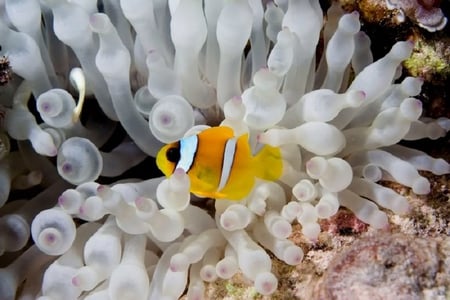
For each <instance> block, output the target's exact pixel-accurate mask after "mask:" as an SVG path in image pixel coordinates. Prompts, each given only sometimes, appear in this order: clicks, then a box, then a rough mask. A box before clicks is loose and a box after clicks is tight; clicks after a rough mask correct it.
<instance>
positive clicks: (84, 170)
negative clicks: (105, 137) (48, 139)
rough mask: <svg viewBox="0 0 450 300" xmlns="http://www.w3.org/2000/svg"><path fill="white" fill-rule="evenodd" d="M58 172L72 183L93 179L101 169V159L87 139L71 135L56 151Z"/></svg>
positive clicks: (97, 151) (98, 152) (95, 148)
mask: <svg viewBox="0 0 450 300" xmlns="http://www.w3.org/2000/svg"><path fill="white" fill-rule="evenodd" d="M57 167H58V173H59V174H60V175H61V177H63V178H64V179H65V180H67V181H68V182H70V183H72V184H80V183H83V182H88V181H93V180H95V179H97V178H98V176H99V175H100V173H101V171H102V169H103V159H102V156H101V155H100V151H99V150H98V149H97V147H96V146H95V145H94V144H93V143H91V142H90V141H89V140H88V139H85V138H79V137H73V138H70V139H68V140H66V141H65V142H64V143H63V144H62V145H61V147H60V148H59V151H58V157H57Z"/></svg>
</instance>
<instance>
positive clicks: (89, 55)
mask: <svg viewBox="0 0 450 300" xmlns="http://www.w3.org/2000/svg"><path fill="white" fill-rule="evenodd" d="M42 2H43V3H44V4H45V5H46V6H48V7H49V8H50V9H51V10H52V12H53V30H54V32H55V35H56V36H57V37H58V39H59V40H61V41H62V42H63V43H64V44H66V45H68V46H69V47H70V48H72V50H73V51H74V53H75V55H76V56H77V58H78V60H79V62H80V64H81V67H82V69H83V71H84V73H85V76H86V82H87V83H88V90H92V91H93V92H94V94H95V98H96V99H97V101H98V103H99V104H100V107H101V108H102V110H103V112H104V113H105V114H106V115H107V116H108V117H109V118H110V119H112V120H118V118H117V115H116V112H115V110H114V107H113V104H112V101H111V96H110V94H109V92H108V89H107V86H106V83H105V80H104V78H103V77H102V75H101V73H100V72H99V70H98V69H97V68H96V65H95V53H96V52H97V50H98V41H97V40H96V39H95V38H94V35H93V32H92V29H91V28H89V14H88V13H87V12H86V11H85V10H84V9H83V8H82V7H80V6H79V5H77V4H75V3H71V2H68V1H67V0H64V1H57V0H43V1H42ZM122 71H123V69H122Z"/></svg>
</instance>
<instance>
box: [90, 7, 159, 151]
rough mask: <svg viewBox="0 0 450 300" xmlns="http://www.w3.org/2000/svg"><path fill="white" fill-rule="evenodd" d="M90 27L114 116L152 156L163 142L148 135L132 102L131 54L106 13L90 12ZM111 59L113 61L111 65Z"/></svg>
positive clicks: (98, 64) (143, 121)
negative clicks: (94, 36) (98, 45)
mask: <svg viewBox="0 0 450 300" xmlns="http://www.w3.org/2000/svg"><path fill="white" fill-rule="evenodd" d="M90 26H91V28H92V30H94V31H95V32H97V33H98V36H99V38H100V48H99V50H98V53H97V55H96V58H95V63H96V65H97V67H98V69H99V70H100V72H101V73H102V74H103V77H104V78H105V80H106V83H107V86H108V90H109V93H110V94H111V99H112V101H113V104H114V109H115V110H116V112H117V116H118V118H119V120H120V122H121V124H122V126H123V127H124V128H125V130H126V131H127V133H128V134H129V136H130V137H131V138H132V139H133V141H134V142H135V143H136V145H138V146H139V148H141V150H142V151H144V152H145V153H147V154H149V155H152V156H155V155H156V153H157V152H158V150H159V148H160V147H161V146H162V144H161V143H159V142H158V141H157V140H156V139H155V137H154V136H152V135H151V133H150V132H149V130H148V127H147V125H146V121H145V119H144V118H143V117H142V116H141V115H140V113H139V112H138V111H137V109H136V107H135V106H134V105H133V97H132V95H131V87H130V78H129V77H130V76H129V71H128V70H130V64H131V59H130V53H129V52H128V50H127V49H126V47H125V46H124V45H123V43H122V41H121V40H120V38H119V36H118V35H117V32H116V30H115V28H114V27H113V26H112V24H111V21H110V20H109V18H108V16H107V15H105V14H100V13H99V14H94V15H92V16H91V17H90ZM111 60H113V61H114V62H115V63H114V64H111ZM124 70H127V71H125V72H124Z"/></svg>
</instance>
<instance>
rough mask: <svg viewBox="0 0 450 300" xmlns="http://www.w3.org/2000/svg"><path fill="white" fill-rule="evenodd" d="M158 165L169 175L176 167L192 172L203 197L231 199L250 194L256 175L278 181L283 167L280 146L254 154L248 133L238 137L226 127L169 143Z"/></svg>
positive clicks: (194, 190) (193, 182)
mask: <svg viewBox="0 0 450 300" xmlns="http://www.w3.org/2000/svg"><path fill="white" fill-rule="evenodd" d="M156 164H157V165H158V168H159V169H160V170H161V171H162V172H163V173H164V175H166V176H168V177H169V176H170V175H172V174H173V172H174V171H175V169H177V168H181V169H183V170H184V171H185V172H186V173H187V174H188V175H189V178H190V181H191V192H192V193H194V194H196V195H198V196H200V197H210V198H219V199H223V198H225V199H229V200H239V199H242V198H243V197H245V196H247V195H248V194H249V193H250V191H251V190H252V188H253V185H254V183H255V177H258V178H261V179H265V180H271V181H273V180H277V179H278V178H280V176H281V173H282V169H283V163H282V159H281V151H280V149H279V148H276V147H271V146H269V145H265V146H264V147H263V148H262V149H261V150H260V151H259V152H258V153H257V154H256V156H252V154H251V151H250V145H249V143H248V134H244V135H242V136H240V137H236V136H234V133H233V130H232V129H231V128H229V127H225V126H219V127H211V128H208V129H206V130H204V131H202V132H200V133H198V134H197V135H192V136H188V137H184V138H182V139H181V140H179V141H177V142H174V143H171V144H168V145H165V146H164V147H163V148H161V150H160V151H159V152H158V155H157V157H156Z"/></svg>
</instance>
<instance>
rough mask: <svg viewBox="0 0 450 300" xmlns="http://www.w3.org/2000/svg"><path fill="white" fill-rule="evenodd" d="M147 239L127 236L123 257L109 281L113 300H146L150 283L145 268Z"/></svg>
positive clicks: (141, 236)
mask: <svg viewBox="0 0 450 300" xmlns="http://www.w3.org/2000/svg"><path fill="white" fill-rule="evenodd" d="M146 242H147V241H146V237H145V236H144V235H126V236H125V241H124V248H123V256H122V261H121V262H120V264H119V265H118V266H117V267H116V268H115V269H114V271H113V272H112V274H111V277H110V279H109V287H108V294H109V297H110V298H111V299H112V300H121V299H125V298H127V299H136V300H141V299H142V300H146V299H147V297H148V294H149V287H150V282H149V278H148V275H147V272H146V270H145V266H144V256H145V245H146Z"/></svg>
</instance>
